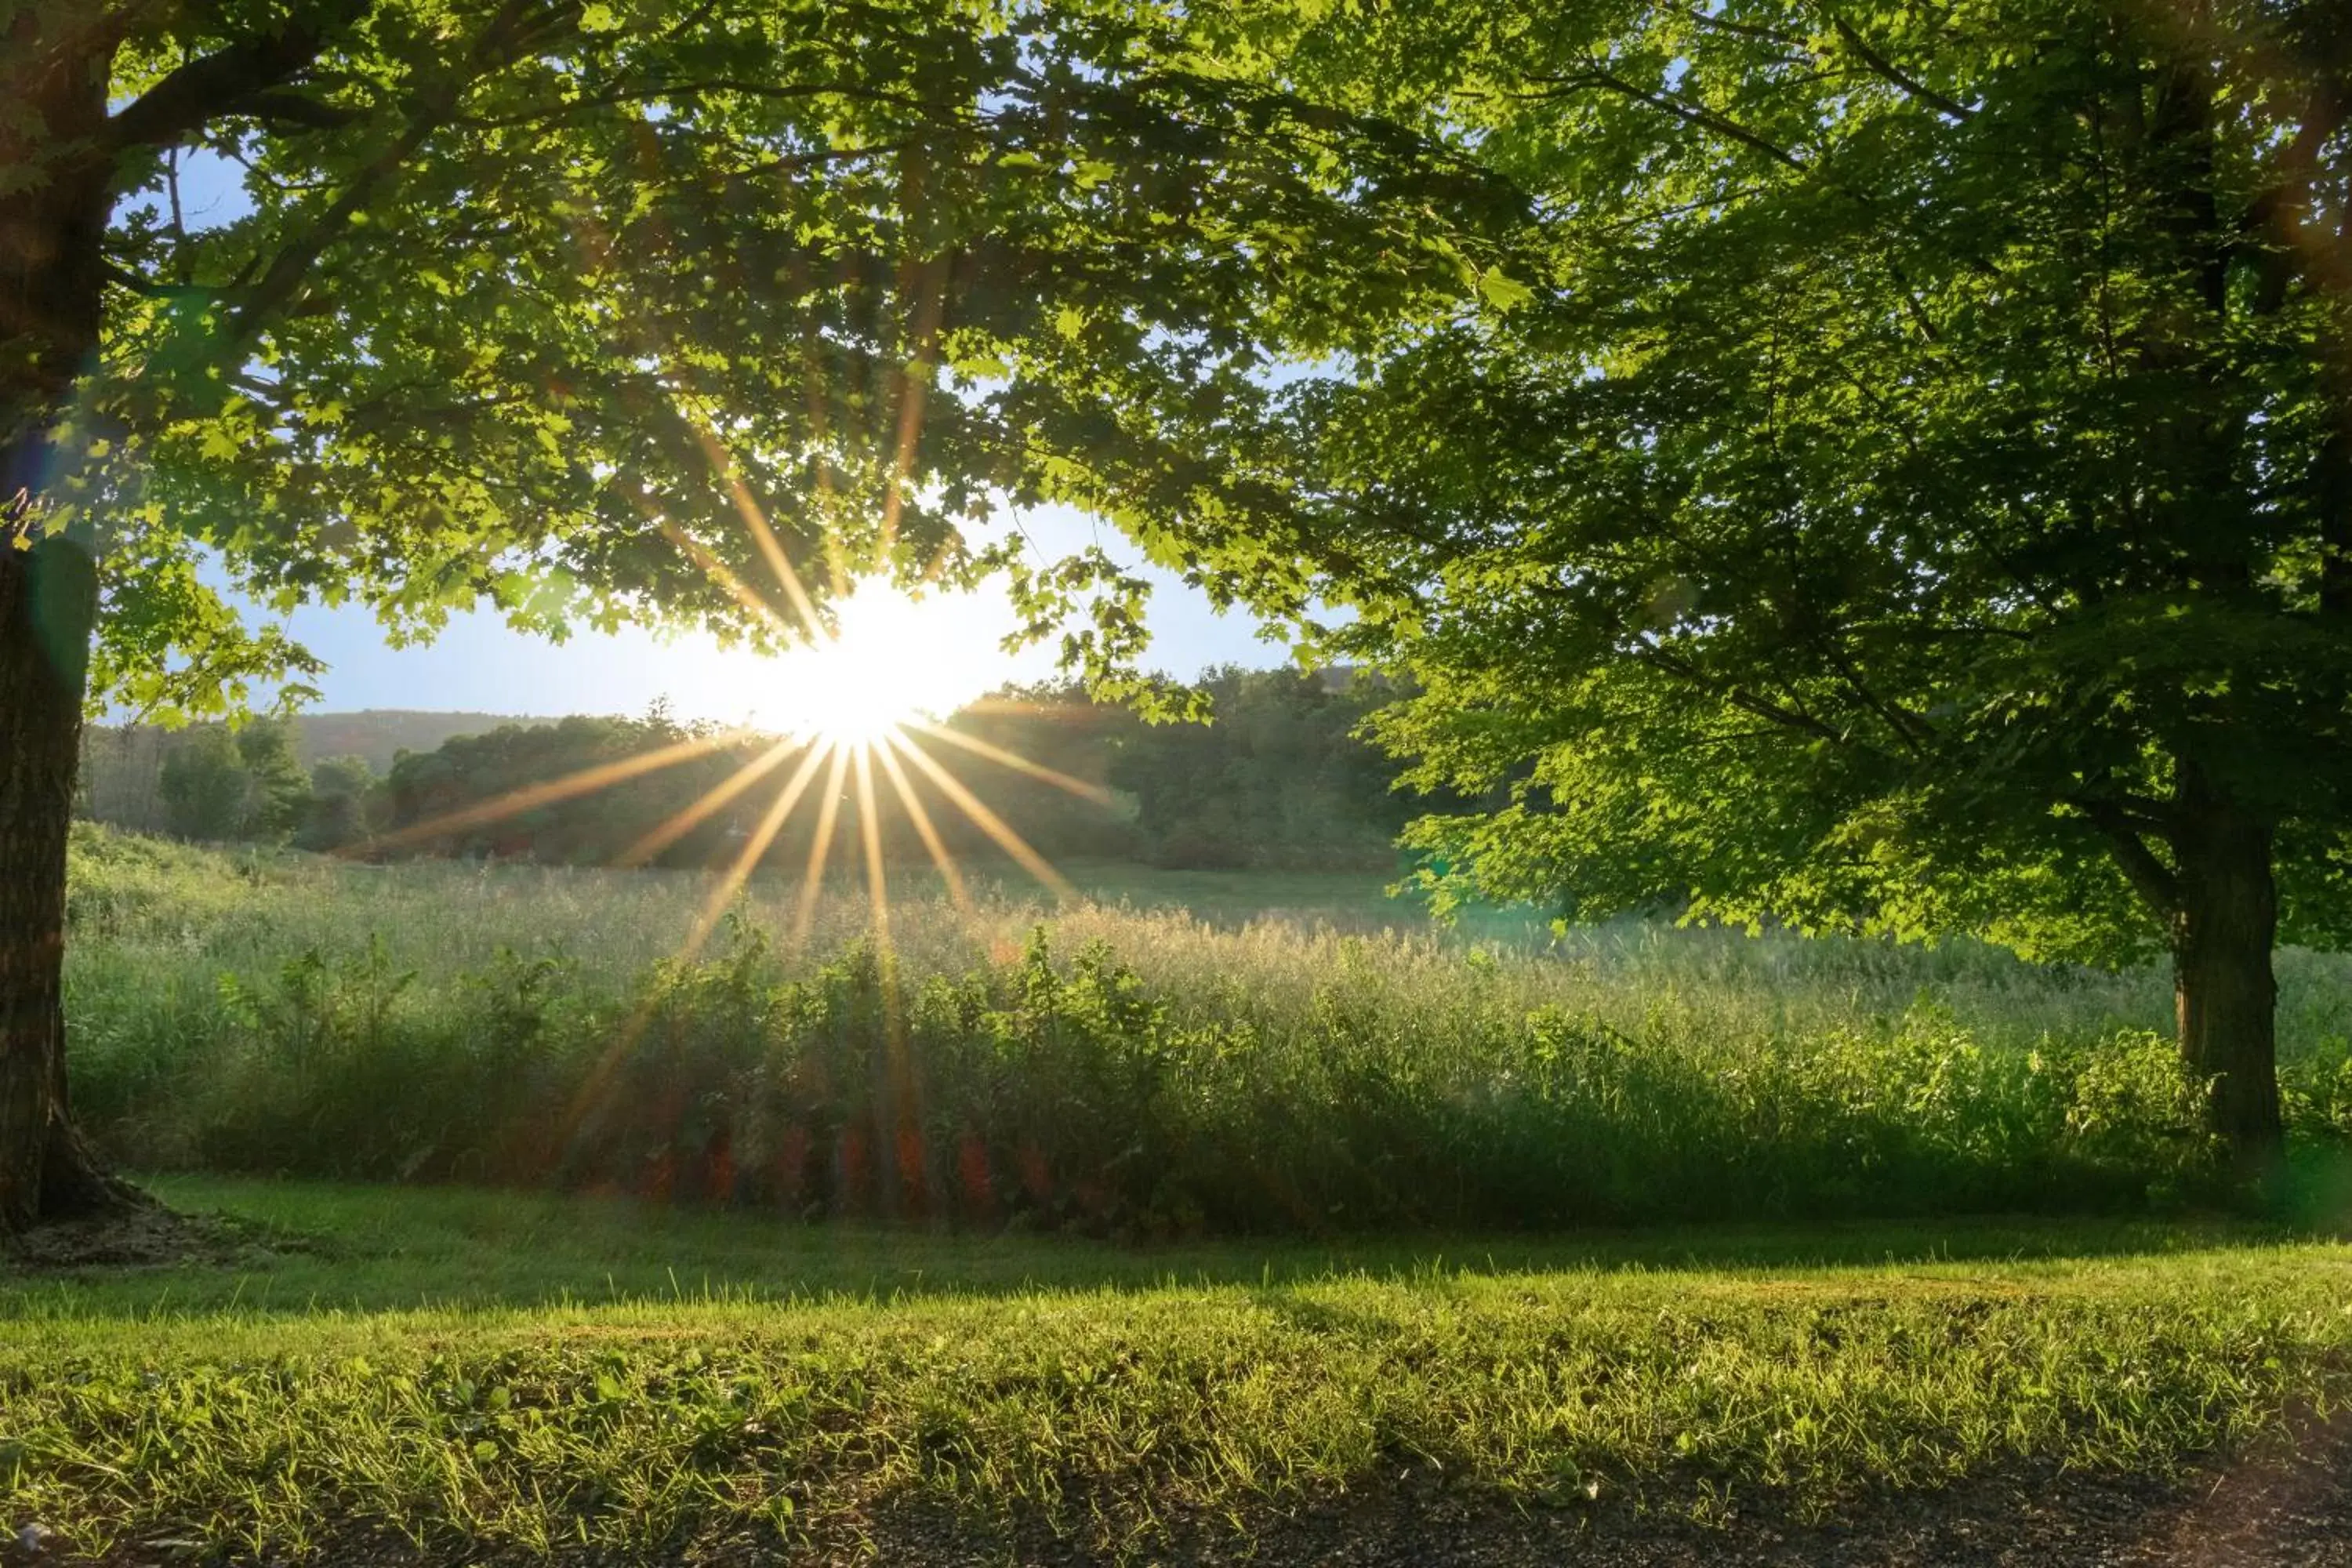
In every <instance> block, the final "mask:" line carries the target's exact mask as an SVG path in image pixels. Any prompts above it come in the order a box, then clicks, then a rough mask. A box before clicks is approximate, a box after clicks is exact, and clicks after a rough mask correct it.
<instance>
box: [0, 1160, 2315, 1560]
mask: <svg viewBox="0 0 2352 1568" xmlns="http://www.w3.org/2000/svg"><path fill="white" fill-rule="evenodd" d="M159 1186H160V1188H161V1190H162V1191H163V1193H164V1194H165V1195H166V1196H167V1197H169V1198H170V1199H171V1200H172V1201H173V1203H174V1204H176V1205H180V1206H182V1207H183V1208H188V1209H215V1210H224V1211H227V1212H229V1213H232V1214H235V1215H239V1216H242V1217H243V1219H244V1220H245V1221H246V1222H247V1224H248V1226H251V1227H253V1228H251V1229H249V1230H248V1231H247V1235H248V1236H249V1237H252V1238H253V1239H252V1242H251V1245H250V1246H249V1247H248V1248H247V1251H246V1252H245V1253H244V1254H243V1255H241V1256H238V1257H236V1258H233V1259H230V1260H228V1261H225V1262H222V1263H219V1264H216V1265H209V1266H204V1267H193V1266H192V1267H186V1268H173V1269H165V1270H156V1271H148V1272H125V1271H101V1272H98V1273H95V1274H92V1275H89V1276H86V1277H71V1278H68V1277H59V1276H55V1275H49V1276H41V1277H26V1276H23V1275H18V1276H16V1277H13V1278H11V1277H6V1276H0V1500H5V1501H0V1522H4V1523H5V1524H7V1525H8V1526H9V1527H10V1528H11V1529H12V1530H13V1529H16V1528H20V1527H21V1526H23V1525H26V1524H38V1525H40V1526H43V1527H45V1528H47V1529H49V1530H54V1531H58V1532H60V1533H61V1534H62V1535H63V1536H64V1537H65V1538H66V1539H67V1540H68V1541H70V1542H73V1543H74V1544H75V1545H76V1546H77V1547H79V1549H81V1550H84V1551H92V1552H95V1551H101V1550H104V1549H106V1548H107V1547H109V1546H110V1545H116V1544H122V1543H138V1542H186V1543H190V1549H194V1548H195V1547H197V1546H203V1545H210V1546H222V1545H226V1546H231V1547H235V1548H240V1549H245V1550H250V1551H256V1552H259V1551H265V1550H266V1551H269V1552H290V1553H294V1554H298V1555H299V1554H301V1553H304V1552H312V1553H319V1554H321V1555H323V1556H324V1557H325V1558H327V1559H333V1558H335V1557H336V1556H337V1555H338V1553H339V1552H340V1551H341V1543H348V1542H352V1541H358V1540H370V1541H382V1540H384V1539H387V1538H390V1539H407V1540H413V1541H415V1542H423V1543H425V1544H426V1545H428V1546H429V1547H430V1548H431V1549H432V1550H433V1551H435V1552H438V1553H443V1554H446V1553H450V1552H461V1553H469V1552H477V1551H479V1552H522V1553H526V1554H529V1553H535V1552H541V1551H557V1550H561V1549H563V1548H564V1547H566V1546H567V1544H587V1545H591V1546H593V1547H596V1548H600V1549H604V1550H608V1551H617V1552H634V1553H645V1552H660V1553H672V1552H688V1551H689V1550H690V1549H692V1548H693V1547H695V1546H696V1545H697V1543H703V1544H706V1545H707V1544H708V1543H709V1542H761V1541H767V1542H773V1541H775V1540H777V1539H778V1538H784V1539H793V1540H800V1541H803V1542H809V1541H815V1542H824V1541H828V1540H831V1541H839V1540H846V1539H853V1538H854V1537H855V1536H856V1533H857V1532H858V1531H862V1530H864V1529H865V1528H866V1527H867V1526H868V1525H869V1524H870V1523H871V1522H872V1521H875V1520H877V1518H881V1517H884V1516H886V1515H888V1514H889V1513H890V1512H891V1511H892V1510H907V1509H918V1510H930V1511H931V1512H933V1513H937V1514H940V1515H942V1516H944V1517H949V1518H952V1519H954V1520H956V1521H959V1525H958V1528H960V1529H964V1530H969V1531H1006V1530H1013V1529H1026V1530H1035V1529H1045V1530H1047V1531H1064V1532H1067V1533H1069V1534H1072V1535H1075V1536H1083V1537H1087V1538H1089V1539H1094V1540H1099V1541H1103V1542H1118V1541H1129V1542H1132V1541H1137V1540H1143V1541H1149V1540H1150V1539H1151V1538H1152V1536H1153V1532H1154V1531H1159V1530H1161V1529H1163V1528H1166V1527H1168V1526H1169V1525H1170V1524H1171V1521H1185V1520H1191V1521H1199V1520H1203V1519H1206V1520H1211V1521H1223V1523H1221V1524H1220V1525H1219V1528H1222V1529H1228V1530H1231V1531H1236V1532H1240V1533H1243V1534H1245V1533H1246V1532H1247V1531H1248V1530H1249V1528H1250V1521H1252V1519H1253V1518H1255V1517H1258V1516H1259V1515H1260V1514H1262V1513H1263V1511H1264V1510H1268V1509H1278V1508H1281V1507H1285V1506H1288V1505H1290V1504H1294V1503H1297V1502H1302V1501H1312V1500H1318V1499H1328V1498H1331V1497H1334V1496H1339V1495H1342V1494H1361V1493H1365V1492H1369V1491H1378V1490H1381V1489H1388V1488H1392V1487H1394V1486H1396V1485H1397V1484H1398V1482H1399V1481H1400V1479H1402V1478H1405V1477H1407V1476H1416V1475H1417V1476H1420V1477H1423V1478H1429V1477H1435V1478H1442V1484H1443V1485H1444V1487H1445V1488H1447V1489H1449V1491H1452V1492H1458V1493H1461V1494H1464V1495H1468V1496H1472V1497H1475V1498H1479V1499H1484V1500H1499V1501H1501V1502H1503V1503H1506V1504H1510V1505H1517V1506H1525V1507H1528V1508H1530V1509H1538V1510H1580V1509H1585V1508H1590V1507H1592V1506H1595V1504H1596V1503H1597V1502H1598V1503H1610V1502H1614V1503H1617V1504H1620V1505H1622V1504H1625V1503H1627V1502H1629V1501H1630V1502H1633V1503H1637V1504H1638V1505H1639V1506H1641V1507H1643V1508H1648V1509H1654V1510H1662V1511H1663V1512H1665V1513H1669V1514H1673V1515H1675V1516H1677V1517H1681V1516H1687V1515H1688V1514H1689V1513H1690V1512H1691V1511H1692V1510H1694V1509H1697V1510H1702V1511H1703V1510H1706V1509H1708V1508H1711V1507H1715V1506H1718V1505H1719V1503H1720V1501H1721V1500H1722V1499H1723V1498H1724V1497H1726V1496H1727V1495H1733V1496H1742V1497H1763V1498H1767V1499H1777V1500H1779V1501H1780V1503H1782V1504H1785V1505H1786V1506H1788V1507H1790V1508H1791V1509H1794V1510H1797V1511H1798V1512H1800V1513H1803V1512H1812V1513H1816V1514H1820V1513H1830V1514H1834V1513H1836V1512H1837V1511H1838V1510H1843V1509H1845V1508H1849V1507H1851V1506H1853V1505H1854V1503H1855V1501H1856V1500H1857V1499H1860V1498H1863V1497H1864V1496H1865V1495H1868V1494H1871V1493H1874V1492H1875V1491H1877V1490H1879V1489H1884V1488H1887V1487H1895V1488H1921V1489H1932V1488H1936V1487H1939V1486H1943V1485H1946V1484H1948V1483H1950V1482H1953V1481H1956V1480H1959V1479H1966V1478H1969V1477H1971V1476H1975V1475H1980V1474H1985V1473H1990V1472H1994V1471H1998V1470H2000V1469H2002V1468H2005V1467H2014V1466H2017V1465H2021V1464H2044V1465H2046V1464H2053V1463H2054V1464H2063V1465H2066V1466H2073V1467H2082V1468H2090V1469H2127V1470H2134V1471H2142V1472H2158V1473H2160V1472H2163V1471H2165V1470H2167V1469H2168V1468H2170V1467H2172V1466H2174V1465H2176V1464H2178V1463H2179V1462H2180V1461H2182V1460H2183V1459H2185V1458H2191V1457H2194V1456H2198V1455H2201V1454H2205V1453H2209V1452H2213V1451H2217V1450H2221V1451H2230V1450H2242V1449H2244V1448H2246V1447H2249V1446H2252V1447H2260V1446H2261V1445H2262V1444H2263V1443H2265V1442H2270V1441H2277V1440H2281V1438H2282V1437H2283V1435H2284V1434H2285V1433H2286V1432H2287V1431H2288V1430H2289V1429H2290V1423H2291V1422H2307V1421H2309V1420H2310V1419H2312V1418H2313V1417H2315V1416H2316V1417H2320V1418H2325V1417H2326V1415H2329V1414H2330V1413H2331V1412H2332V1411H2334V1410H2335V1409H2336V1408H2339V1407H2340V1406H2342V1405H2344V1404H2345V1403H2346V1402H2347V1401H2352V1247H2347V1246H2346V1245H2344V1244H2342V1243H2340V1242H2336V1241H2328V1240H2320V1239H2307V1238H2305V1239H2297V1238H2292V1237H2284V1236H2280V1235H2277V1234H2273V1233H2267V1232H2262V1231H2256V1230H2252V1229H2249V1228H2245V1227H2239V1226H2223V1225H2218V1224H2216V1225H2209V1226H2197V1225H2177V1226H2163V1227H2158V1226H2147V1225H2125V1224H2116V1223H2065V1222H2047V1223H2028V1224H2019V1223H1961V1224H1949V1225H1940V1226H1932V1227H1927V1226H1914V1227H1890V1226H1853V1227H1832V1228H1822V1229H1814V1230H1809V1231H1794V1230H1771V1229H1758V1228H1717V1229H1688V1230H1676V1231H1670V1232H1651V1233H1644V1234H1641V1235H1628V1236H1623V1237H1615V1236H1602V1237H1580V1238H1574V1239H1567V1240H1554V1241H1533V1240H1528V1239H1527V1238H1516V1239H1509V1240H1498V1241H1495V1242H1491V1243H1490V1242H1486V1241H1483V1240H1476V1239H1469V1238H1447V1239H1443V1240H1441V1239H1439V1238H1435V1237H1428V1238H1419V1239H1414V1238H1404V1239H1397V1238H1387V1239H1382V1240H1379V1241H1374V1242H1367V1243H1364V1244H1361V1245H1351V1244H1341V1243H1333V1242H1323V1243H1291V1244H1255V1243H1225V1244H1214V1245H1212V1244H1206V1243H1202V1244H1191V1245H1182V1246H1171V1247H1151V1248H1118V1247H1107V1246H1103V1245H1100V1244H1097V1243H1091V1242H1084V1241H1077V1240H1072V1239H1066V1238H1062V1237H1024V1236H997V1237H957V1236H948V1235H933V1234H927V1233H922V1232H917V1231H911V1230H897V1231H892V1230H883V1229H874V1228H844V1227H812V1226H798V1225H785V1224H779V1223H776V1222H773V1221H770V1220H767V1219H764V1218H761V1217H759V1216H756V1215H745V1214H742V1213H733V1214H701V1215H695V1214H683V1213H678V1212H674V1211H667V1210H658V1209H651V1208H646V1207H640V1206H636V1205H627V1204H624V1203H619V1202H612V1201H599V1200H588V1199H578V1198H559V1197H551V1196H544V1195H541V1196H517V1195H502V1194H484V1193H476V1192H467V1191H463V1190H455V1189H443V1190H405V1191H400V1190H390V1189H364V1188H338V1187H327V1186H319V1185H271V1184H257V1183H246V1182H224V1181H217V1180H210V1179H205V1180H197V1179H190V1178H175V1179H172V1180H169V1181H165V1182H163V1183H160V1184H159ZM153 1550H158V1551H161V1550H166V1549H164V1548H154V1549H153ZM168 1550H179V1549H178V1548H170V1549H168Z"/></svg>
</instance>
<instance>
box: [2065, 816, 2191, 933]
mask: <svg viewBox="0 0 2352 1568" xmlns="http://www.w3.org/2000/svg"><path fill="white" fill-rule="evenodd" d="M2066 804H2067V805H2072V806H2074V808H2076V809H2077V810H2079V811H2080V812H2082V813H2083V815H2084V816H2087V817H2089V818H2090V819H2091V824H2092V826H2095V827H2096V828H2097V829H2098V830H2099V831H2100V832H2101V833H2103V834H2105V835H2106V838H2107V842H2108V844H2109V846H2110V847H2113V849H2114V850H2115V855H2116V864H2117V865H2119V866H2121V867H2122V868H2123V873H2124V877H2125V879H2126V880H2127V881H2129V882H2130V883H2131V885H2132V888H2133V889H2134V890H2135V891H2136V892H2137V893H2138V894H2139V896H2140V897H2141V898H2142V899H2143V900H2146V901H2147V906H2148V907H2149V908H2150V909H2151V910H2155V911H2156V913H2157V915H2158V918H2159V919H2162V920H2165V921H2170V920H2171V919H2172V918H2173V917H2174V916H2175V915H2176V914H2178V913H2179V910H2180V879H2179V877H2178V876H2176V875H2174V874H2173V870H2172V868H2171V867H2169V866H2167V865H2166V864H2165V863H2164V862H2163V861H2162V860H2161V859H2159V858H2157V853H2156V851H2155V850H2153V849H2151V848H2149V847H2148V845H2147V838H2146V837H2143V836H2142V834H2141V832H2140V829H2139V827H2138V826H2137V825H2136V824H2135V823H2134V822H2133V821H2132V818H2131V816H2130V814H2129V813H2127V812H2126V811H2125V810H2124V809H2123V807H2121V806H2119V805H2116V803H2115V802H2113V801H2111V800H2095V799H2090V798H2087V797H2084V796H2080V795H2076V796H2070V797H2069V798H2068V800H2067V802H2066Z"/></svg>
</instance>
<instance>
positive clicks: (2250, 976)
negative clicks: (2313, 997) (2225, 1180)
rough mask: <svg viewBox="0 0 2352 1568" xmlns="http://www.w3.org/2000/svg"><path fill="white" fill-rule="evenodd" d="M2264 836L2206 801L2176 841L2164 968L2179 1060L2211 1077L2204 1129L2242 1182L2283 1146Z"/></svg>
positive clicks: (2271, 893)
mask: <svg viewBox="0 0 2352 1568" xmlns="http://www.w3.org/2000/svg"><path fill="white" fill-rule="evenodd" d="M2271 837H2272V835H2271V829H2270V827H2269V826H2268V825H2267V824H2264V823H2263V822H2261V821H2259V820H2257V819H2256V818H2254V817H2253V816H2250V815H2249V814H2247V813H2246V812H2244V811H2242V809H2239V808H2236V807H2234V806H2231V805H2228V804H2226V803H2221V802H2211V803H2207V804H2205V805H2203V806H2202V808H2201V809H2200V810H2198V811H2197V812H2196V813H2195V814H2194V815H2192V816H2189V818H2188V819H2187V820H2186V822H2185V823H2184V826H2183V827H2182V830H2181V831H2180V832H2179V835H2178V836H2177V837H2176V838H2175V841H2174V843H2175V853H2176V857H2177V859H2178V869H2177V871H2176V873H2175V878H2176V887H2177V891H2178V897H2177V902H2176V906H2175V910H2174V913H2173V918H2172V962H2173V977H2174V994H2175V998H2176V1002H2177V1011H2178V1020H2179V1038H2180V1053H2181V1056H2182V1058H2184V1059H2185V1060H2186V1062H2187V1063H2188V1065H2189V1070H2190V1071H2191V1072H2193V1073H2195V1074H2197V1075H2198V1076H2199V1077H2200V1078H2203V1079H2210V1082H2211V1085H2212V1088H2211V1089H2210V1099H2209V1100H2208V1105H2207V1112H2208V1121H2209V1125H2210V1127H2211V1129H2212V1131H2214V1132H2215V1133H2216V1134H2217V1135H2218V1136H2220V1137H2221V1139H2222V1140H2223V1142H2225V1143H2226V1144H2227V1145H2228V1148H2229V1150H2230V1152H2231V1157H2232V1159H2233V1160H2234V1161H2235V1163H2237V1165H2238V1167H2239V1169H2240V1171H2241V1173H2242V1174H2246V1175H2250V1176H2259V1175H2261V1174H2263V1173H2265V1172H2266V1171H2267V1170H2268V1169H2269V1168H2270V1167H2271V1166H2272V1165H2273V1164H2274V1163H2275V1162H2276V1161H2277V1159H2278V1157H2279V1154H2280V1152H2281V1149H2282V1147H2283V1144H2284V1125H2283V1123H2282V1121H2281V1118H2280V1113H2279V1092H2278V1043H2277V1011H2278V984H2277V982H2276V980H2275V979H2274V978H2273V974H2272V971H2271V951H2272V948H2273V945H2274V944H2275V942H2276V941H2277V938H2278V888H2277V884H2276V882H2275V880H2274V879H2273V875H2272V866H2271V856H2272V843H2271Z"/></svg>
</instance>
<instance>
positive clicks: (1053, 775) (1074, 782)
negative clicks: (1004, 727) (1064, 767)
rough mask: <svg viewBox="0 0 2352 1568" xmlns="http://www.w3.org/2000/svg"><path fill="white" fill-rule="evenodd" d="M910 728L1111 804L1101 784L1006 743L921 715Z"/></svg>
mask: <svg viewBox="0 0 2352 1568" xmlns="http://www.w3.org/2000/svg"><path fill="white" fill-rule="evenodd" d="M907 728H908V729H910V730H920V731H922V732H923V733H924V734H926V735H929V736H931V737H932V738H933V739H935V740H940V741H945V742H947V743H948V744H950V745H951V746H961V747H962V748H963V749H964V750H965V751H967V752H971V753H972V754H973V755H974V756H981V757H986V758H987V759H988V760H989V761H990V762H992V763H996V764H997V765H998V766H1000V767H1007V768H1011V769H1013V771H1014V772H1015V773H1027V774H1028V775H1029V776H1030V777H1031V778H1033V779H1036V780H1038V781H1039V782H1041V783H1044V784H1052V785H1053V786H1054V787H1055V789H1059V790H1066V791H1068V792H1069V793H1070V794H1072V795H1076V796H1077V797H1078V798H1079V799H1080V800H1090V801H1092V802H1094V803H1095V804H1096V805H1110V804H1111V794H1110V791H1108V790H1107V789H1105V788H1103V786H1102V785H1100V784H1088V783H1087V781H1086V780H1084V779H1082V778H1074V777H1072V776H1071V775H1070V774H1068V773H1063V772H1061V771H1060V770H1059V769H1057V768H1049V767H1047V766H1046V765H1045V763H1035V762H1032V761H1030V760H1029V759H1028V758H1027V757H1024V756H1023V755H1021V753H1019V752H1008V751H1006V750H1005V749H1004V748H1003V747H1002V746H999V745H994V744H992V743H991V742H987V741H983V740H982V739H980V738H979V737H978V736H976V735H967V734H965V733H963V732H962V731H960V730H950V729H949V728H948V727H947V726H946V725H944V724H931V723H927V722H925V721H922V720H919V719H918V720H912V721H908V725H907Z"/></svg>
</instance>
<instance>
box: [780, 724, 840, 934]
mask: <svg viewBox="0 0 2352 1568" xmlns="http://www.w3.org/2000/svg"><path fill="white" fill-rule="evenodd" d="M849 752H850V748H849V747H847V746H835V747H834V748H833V768H832V771H831V772H830V773H828V775H827V776H826V778H825V781H824V804H823V805H820V806H819V807H818V808H817V816H816V837H815V838H814V839H813V840H812V841H811V842H810V844H809V855H808V868H807V871H806V874H805V875H804V876H803V878H802V879H801V901H800V905H799V907H798V908H796V909H795V910H793V945H795V946H798V945H800V944H802V943H803V942H807V941H808V934H809V927H810V925H811V924H812V923H813V922H814V921H815V919H816V900H817V898H818V895H819V894H820V893H822V892H823V891H824V872H825V866H826V861H827V858H828V857H829V856H831V854H832V853H833V829H834V825H835V823H836V822H838V821H839V820H840V818H841V779H842V774H843V773H845V772H846V771H847V769H848V766H849Z"/></svg>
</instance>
